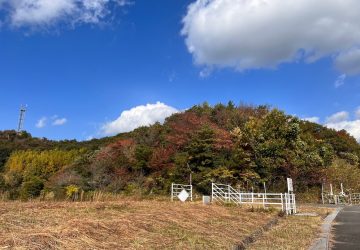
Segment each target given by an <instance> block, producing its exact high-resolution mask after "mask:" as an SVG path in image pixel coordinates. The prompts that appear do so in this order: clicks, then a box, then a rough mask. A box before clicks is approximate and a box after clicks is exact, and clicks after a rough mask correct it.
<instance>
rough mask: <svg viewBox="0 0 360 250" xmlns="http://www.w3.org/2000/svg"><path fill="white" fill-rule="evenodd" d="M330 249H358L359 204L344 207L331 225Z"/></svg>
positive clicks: (359, 238) (359, 235)
mask: <svg viewBox="0 0 360 250" xmlns="http://www.w3.org/2000/svg"><path fill="white" fill-rule="evenodd" d="M333 234H334V237H333V238H334V243H333V244H332V245H333V246H332V250H350V249H351V250H352V249H357V250H360V206H348V207H345V208H344V209H343V210H341V211H340V213H339V214H338V215H337V217H336V218H335V221H334V226H333Z"/></svg>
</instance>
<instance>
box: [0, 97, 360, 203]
mask: <svg viewBox="0 0 360 250" xmlns="http://www.w3.org/2000/svg"><path fill="white" fill-rule="evenodd" d="M8 134H10V137H9V136H8ZM40 151H41V153H39V152H40ZM0 152H1V159H2V163H1V161H0V164H2V165H3V167H2V174H1V176H0V188H1V190H2V192H3V193H6V195H7V196H8V197H10V198H14V199H15V198H19V197H21V198H23V199H27V198H29V197H36V196H38V195H40V194H41V195H42V196H43V197H46V196H47V194H51V195H50V196H51V197H53V196H54V197H58V198H63V197H65V196H66V195H68V196H71V195H72V191H71V190H73V191H74V190H75V191H74V192H77V191H78V190H83V191H85V192H90V191H94V190H102V191H104V192H116V193H118V192H123V193H126V194H135V193H136V194H145V195H148V194H167V193H168V191H169V187H170V185H171V183H172V182H178V183H188V181H189V174H190V171H191V172H192V179H193V184H194V188H195V190H196V191H197V192H199V193H209V191H210V190H209V189H210V183H211V182H213V181H216V182H222V183H229V184H232V185H234V186H237V187H238V188H241V189H243V190H250V189H251V188H254V189H255V190H256V189H261V188H262V183H263V182H266V184H267V187H268V190H272V191H277V190H281V191H282V190H284V189H285V185H286V177H292V178H293V179H294V182H295V184H296V185H295V188H296V191H297V192H298V193H303V192H305V191H309V190H318V189H319V188H320V187H321V183H322V182H324V181H325V182H333V183H335V182H340V181H342V182H344V184H345V186H346V187H347V188H350V187H351V188H353V189H359V188H360V187H359V186H357V185H358V184H357V181H356V178H358V177H360V170H359V157H360V145H359V144H358V143H357V142H356V140H355V139H354V138H353V137H351V136H350V135H349V134H348V133H346V131H339V132H337V131H335V130H332V129H328V128H325V127H323V126H321V125H319V124H314V123H310V122H307V121H302V120H299V119H298V118H296V117H292V116H289V115H286V114H284V113H283V112H281V111H279V110H277V109H270V108H268V107H266V106H258V107H252V106H245V105H240V106H235V105H234V104H233V103H232V102H229V104H228V105H222V104H218V105H215V106H214V107H211V106H209V105H207V104H206V103H205V104H203V105H197V106H194V107H192V108H191V109H189V110H187V111H185V112H183V113H178V114H175V115H173V116H171V117H169V118H168V119H167V120H166V121H165V123H164V124H163V125H161V124H155V125H152V126H149V127H141V128H138V129H136V130H134V131H132V132H130V133H126V134H120V135H117V136H116V137H109V138H104V139H100V140H92V141H88V142H76V141H62V142H54V141H49V140H46V139H37V138H32V137H31V136H30V135H29V134H27V133H25V134H23V135H20V136H19V135H16V134H14V133H12V132H9V131H7V132H2V133H1V136H0ZM0 166H1V165H0ZM349 176H351V178H349ZM71 188H72V189H71Z"/></svg>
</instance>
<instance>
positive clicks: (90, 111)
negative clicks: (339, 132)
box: [0, 0, 360, 140]
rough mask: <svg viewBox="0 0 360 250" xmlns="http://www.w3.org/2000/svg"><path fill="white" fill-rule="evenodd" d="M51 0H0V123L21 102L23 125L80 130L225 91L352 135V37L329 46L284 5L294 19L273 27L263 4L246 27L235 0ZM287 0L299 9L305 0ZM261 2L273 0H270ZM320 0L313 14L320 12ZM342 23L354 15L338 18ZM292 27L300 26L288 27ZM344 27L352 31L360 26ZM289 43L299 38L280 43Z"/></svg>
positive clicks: (127, 125) (109, 127)
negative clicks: (288, 24)
mask: <svg viewBox="0 0 360 250" xmlns="http://www.w3.org/2000/svg"><path fill="white" fill-rule="evenodd" d="M12 1H13V2H14V3H11V2H12ZM49 1H50V0H20V1H15V0H10V3H4V1H1V0H0V13H1V19H0V20H1V25H0V70H1V71H0V72H1V73H0V86H1V98H0V130H5V129H15V128H16V125H17V119H18V109H19V107H20V105H21V104H27V105H28V111H27V114H26V121H25V129H26V130H27V131H29V132H30V133H31V134H33V135H34V136H38V137H47V138H51V139H72V138H76V139H78V140H84V139H87V138H91V137H101V136H104V135H110V134H114V133H116V132H121V131H126V130H129V129H132V128H134V127H136V126H137V125H139V124H140V125H142V124H144V123H151V122H153V121H155V120H160V121H162V120H163V119H164V117H165V116H167V115H169V114H171V113H173V112H175V111H176V110H183V109H186V108H188V107H191V106H192V105H194V104H198V103H202V102H204V101H208V102H209V103H211V104H216V103H219V102H223V103H227V102H228V101H229V100H233V101H234V102H235V103H240V102H244V103H248V104H269V105H271V106H273V107H278V108H280V109H282V110H285V111H286V112H287V113H289V114H295V115H297V116H299V117H301V118H309V117H312V118H313V119H315V120H316V121H317V122H320V123H323V124H326V125H328V126H329V127H333V128H336V129H342V128H345V129H348V131H349V132H350V133H352V134H353V135H354V136H356V137H357V138H359V139H360V131H359V130H360V128H359V126H360V112H358V107H359V106H360V102H359V100H360V78H359V76H358V73H360V70H359V72H358V70H357V67H358V66H357V65H360V57H359V58H357V57H356V55H357V54H356V53H357V51H356V49H357V48H358V47H357V46H358V45H360V39H359V38H358V37H355V38H354V37H353V35H352V37H351V39H352V40H351V39H350V38H349V39H347V40H346V44H347V45H346V47H345V46H344V47H336V46H338V45H336V46H335V45H334V44H338V42H337V41H336V43H335V42H334V44H329V43H328V42H327V41H325V40H323V39H322V38H321V37H323V35H322V36H314V37H310V38H309V33H308V32H307V31H308V30H309V29H311V27H315V26H316V25H315V24H314V23H311V22H310V21H309V22H310V23H301V24H300V23H299V26H304V29H303V30H302V29H301V28H298V27H297V26H296V24H297V22H298V20H297V19H296V18H293V17H287V15H286V14H284V18H290V19H289V20H290V21H292V22H293V26H291V27H292V28H289V27H283V26H282V25H281V24H279V23H278V22H277V21H276V20H275V19H276V18H272V15H274V13H272V12H274V10H267V9H265V10H264V9H261V8H262V7H257V8H258V12H259V14H258V15H259V16H260V17H261V18H260V17H259V20H260V21H259V20H257V22H255V23H254V25H253V26H255V27H253V28H252V26H251V25H252V24H253V23H252V22H254V20H253V19H254V18H249V17H248V16H247V15H246V13H243V10H244V9H246V8H247V6H244V5H245V4H244V1H241V0H235V1H233V3H232V4H234V6H230V7H229V6H228V5H229V1H226V0H209V1H207V3H206V4H205V3H202V2H204V1H200V0H198V1H195V0H193V1H190V0H187V1H184V0H174V1H169V0H157V1H144V0H134V1H132V2H125V1H111V0H87V1H88V2H93V3H95V4H94V5H91V6H90V7H89V6H85V5H84V6H83V5H81V4H79V3H77V1H76V0H56V1H53V2H52V3H55V4H56V3H58V6H50V7H49V5H47V4H50V3H51V1H50V2H49ZM257 1H258V0H253V1H250V2H253V3H256V2H257ZM294 1H295V2H299V3H302V4H303V5H302V6H305V7H304V13H303V15H307V13H308V11H307V9H306V6H307V5H306V4H307V2H308V0H294ZM332 1H333V0H330V2H332ZM347 1H349V3H345V2H347ZM29 2H33V5H29ZM85 2H86V1H85ZM266 2H269V4H273V5H274V8H273V9H276V8H275V7H276V4H277V2H278V0H267V1H266ZM321 2H322V3H324V1H323V0H321V1H319V3H320V4H319V6H317V7H318V8H319V11H318V12H316V13H315V14H313V15H315V16H312V17H313V18H315V19H316V18H317V17H322V15H324V13H323V11H322V6H321ZM350 2H351V4H354V3H353V1H350V0H345V1H344V6H345V5H346V4H348V5H349V4H350ZM19 3H20V4H19ZM21 3H23V4H21ZM26 3H27V4H26ZM66 4H67V5H66ZM71 4H73V5H71ZM96 4H97V5H96ZM212 4H218V5H219V6H220V8H213V7H214V6H212ZM355 4H357V3H355ZM50 5H51V4H50ZM330 5H331V4H330ZM34 6H35V7H34ZM189 6H190V7H189ZM323 6H324V5H323ZM352 7H360V6H352ZM66 8H67V9H66ZM191 8H192V9H191ZM229 8H231V9H232V10H234V11H235V14H239V15H233V16H232V15H231V14H230V13H229V10H228V9H229ZM344 8H346V7H344ZM324 9H325V8H324ZM355 9H356V8H355ZM191 10H193V12H192V13H190V11H191ZM87 11H88V12H87ZM236 11H238V12H239V13H236ZM349 11H351V8H349ZM289 12H291V10H290V11H289ZM24 13H25V14H24ZM64 13H65V14H64ZM84 13H85V14H87V15H86V16H84ZM99 13H100V14H99ZM275 14H276V13H275ZM290 14H291V13H290ZM290 14H289V15H290ZM300 14H301V13H300ZM325 14H326V13H325ZM347 14H349V13H347ZM199 16H202V18H203V19H202V21H201V22H203V23H200V24H199ZM234 16H235V17H234ZM252 16H254V15H252ZM256 16H257V15H255V18H256ZM264 16H267V17H268V18H269V19H267V20H271V21H270V23H269V24H268V25H269V26H266V27H265V26H264V27H262V26H261V27H262V28H263V29H264V32H265V31H267V30H268V29H271V30H272V32H273V33H271V34H267V35H265V34H264V35H263V37H262V36H261V33H260V35H259V36H257V34H259V32H256V33H255V31H258V30H259V27H258V26H256V25H258V22H261V20H262V18H263V17H264ZM184 17H186V19H184ZM240 17H241V18H240ZM222 18H226V20H229V19H230V21H231V23H230V24H229V23H226V22H225V21H224V22H223V20H222ZM231 18H232V19H233V20H231ZM341 18H342V16H341V14H339V15H338V16H336V18H335V19H336V20H337V21H339V20H340V21H341V20H342V19H341ZM354 18H356V17H354ZM308 19H311V18H308ZM183 20H184V22H183ZM351 21H353V22H354V23H359V22H357V21H358V20H345V21H344V22H347V23H349V22H351ZM244 22H245V23H246V24H247V25H248V26H246V27H247V29H246V32H245V31H244V29H243V28H242V27H240V23H244ZM219 25H220V26H219ZM264 25H265V24H264ZM218 26H219V27H220V31H219V29H217V28H216V27H218ZM184 27H185V28H184ZM186 27H187V28H186ZM334 28H336V27H334ZM287 29H291V30H287ZM296 29H298V33H300V34H297V35H291V36H287V34H293V32H294V30H296ZM353 29H354V30H353V31H355V33H356V32H357V33H356V34H358V33H359V34H360V26H356V24H354V27H353ZM226 30H229V31H231V33H226ZM305 30H306V31H305ZM322 30H323V27H322ZM340 30H341V29H340ZM277 31H278V32H277ZM315 31H316V30H315ZM343 31H344V30H343ZM345 31H346V30H345ZM345 31H344V32H343V33H342V34H341V36H340V35H339V36H336V37H346V36H347V32H345ZM252 32H253V33H252ZM349 32H350V31H349ZM351 34H354V33H353V32H352V33H351ZM325 35H326V34H325ZM275 36H276V37H278V40H276V39H272V38H273V37H275ZM294 36H295V38H296V39H295V38H294ZM304 37H305V38H306V39H305V38H304ZM331 37H332V34H329V40H331ZM290 38H291V39H290ZM211 39H215V40H211ZM262 39H263V40H262ZM273 40H275V41H273ZM315 40H316V42H314V41H315ZM209 41H210V42H209ZM309 41H311V42H309ZM341 41H342V40H341ZM344 43H345V42H344ZM283 44H285V46H283ZM288 44H295V45H296V46H297V47H296V46H295V45H294V46H295V47H294V46H291V47H289V48H288V50H287V51H281V50H280V49H279V50H278V48H284V50H285V47H286V46H287V45H288ZM242 45H244V46H242ZM245 45H246V46H245ZM292 50H296V55H295V54H291V53H290V52H292ZM262 51H264V52H262ZM269 51H270V52H271V53H270V52H269ZM299 51H300V52H301V53H300V52H299ZM314 58H315V59H314ZM334 58H335V59H334ZM348 58H350V59H351V60H350V59H348ZM245 59H246V60H245ZM354 60H355V61H354ZM337 79H340V81H341V82H340V84H336V81H337ZM124 111H125V112H124ZM122 112H124V113H122ZM339 112H343V113H339ZM135 113H136V114H137V115H134V114H135ZM139 114H140V115H139ZM145 118H146V119H145ZM139 119H140V120H141V119H142V120H141V121H139ZM144 119H145V120H144Z"/></svg>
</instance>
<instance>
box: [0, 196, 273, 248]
mask: <svg viewBox="0 0 360 250" xmlns="http://www.w3.org/2000/svg"><path fill="white" fill-rule="evenodd" d="M275 216H276V214H275V213H274V212H272V213H270V212H256V213H255V212H249V211H248V209H245V208H239V207H224V206H216V205H214V206H204V205H202V204H199V203H193V204H189V203H187V204H180V203H177V202H176V203H170V202H165V201H134V200H121V201H114V202H93V203H90V202H82V203H69V202H28V203H21V202H6V203H0V248H1V249H2V248H5V249H6V248H15V249H44V248H45V249H89V248H91V249H231V247H232V246H233V245H235V244H236V243H238V242H239V241H241V240H242V239H243V238H244V237H245V236H247V235H249V234H251V233H252V232H253V231H254V230H255V229H256V228H258V227H259V226H262V225H264V224H266V223H267V222H268V221H270V220H271V219H272V218H274V217H275Z"/></svg>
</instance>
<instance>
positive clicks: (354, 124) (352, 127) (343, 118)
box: [324, 107, 360, 142]
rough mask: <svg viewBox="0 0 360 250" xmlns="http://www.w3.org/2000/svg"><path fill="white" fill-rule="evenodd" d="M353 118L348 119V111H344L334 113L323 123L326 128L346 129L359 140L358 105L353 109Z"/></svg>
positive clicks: (359, 116) (359, 119) (359, 109)
mask: <svg viewBox="0 0 360 250" xmlns="http://www.w3.org/2000/svg"><path fill="white" fill-rule="evenodd" d="M355 116H356V118H355V120H351V119H349V113H348V112H346V111H342V112H338V113H335V114H333V115H331V116H329V117H327V119H326V123H325V124H324V125H325V126H326V127H328V128H333V129H335V130H338V131H339V130H343V129H344V130H346V131H347V132H348V133H349V134H350V135H352V136H354V137H355V139H356V140H357V141H358V142H360V107H359V108H358V109H357V110H356V111H355Z"/></svg>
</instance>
